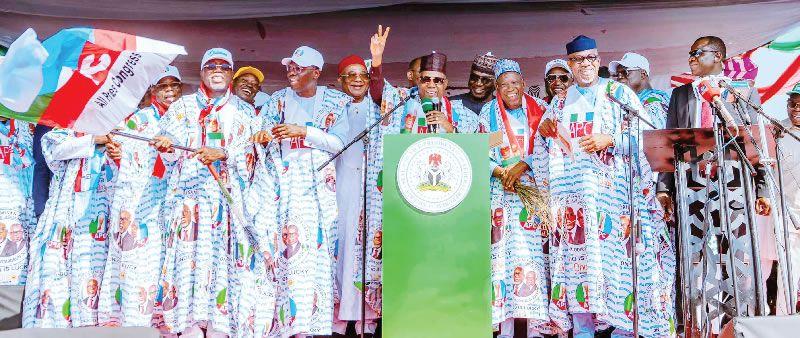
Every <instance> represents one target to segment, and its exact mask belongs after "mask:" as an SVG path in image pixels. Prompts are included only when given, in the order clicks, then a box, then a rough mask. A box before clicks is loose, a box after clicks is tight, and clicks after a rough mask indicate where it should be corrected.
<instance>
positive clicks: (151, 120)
mask: <svg viewBox="0 0 800 338" xmlns="http://www.w3.org/2000/svg"><path fill="white" fill-rule="evenodd" d="M162 109H165V108H162ZM163 113H164V112H163V111H160V110H159V109H158V107H157V106H156V105H155V104H153V105H150V106H149V107H146V108H144V109H140V110H137V111H136V112H135V113H134V114H133V115H131V116H130V117H128V118H127V119H126V120H125V121H124V122H123V124H122V126H121V129H122V130H123V131H124V132H126V133H130V134H134V135H139V136H143V137H147V138H152V137H153V136H155V135H157V134H158V132H159V122H160V120H161V116H162V114H163ZM115 140H116V141H117V142H119V143H120V144H121V146H122V148H121V149H122V159H121V160H120V168H119V174H118V176H117V180H116V184H115V186H116V188H115V189H114V199H113V201H112V202H111V211H110V214H109V224H110V227H109V229H110V232H109V234H110V239H111V240H110V241H109V244H108V245H109V249H108V250H109V251H108V260H107V262H106V271H105V277H104V278H103V282H102V283H101V287H100V306H99V314H98V316H99V321H100V322H101V323H105V324H108V325H121V326H150V325H151V321H152V319H153V314H154V312H156V311H157V310H158V309H159V305H161V302H162V300H163V298H164V296H166V295H167V292H168V291H169V290H165V289H164V285H162V284H160V283H159V279H160V277H161V267H162V265H163V263H164V249H165V247H164V237H165V234H166V220H165V217H164V216H165V215H164V213H165V212H167V210H169V209H168V208H165V207H164V206H168V205H169V202H168V201H166V197H167V196H166V195H167V184H168V182H169V177H170V174H172V173H173V172H174V171H173V169H174V167H175V162H169V161H164V160H163V159H162V158H161V155H160V154H159V153H158V151H157V150H155V149H154V148H153V147H151V146H150V145H149V144H148V143H147V142H144V141H140V140H134V139H131V138H127V137H116V138H115ZM142 300H144V301H142Z"/></svg>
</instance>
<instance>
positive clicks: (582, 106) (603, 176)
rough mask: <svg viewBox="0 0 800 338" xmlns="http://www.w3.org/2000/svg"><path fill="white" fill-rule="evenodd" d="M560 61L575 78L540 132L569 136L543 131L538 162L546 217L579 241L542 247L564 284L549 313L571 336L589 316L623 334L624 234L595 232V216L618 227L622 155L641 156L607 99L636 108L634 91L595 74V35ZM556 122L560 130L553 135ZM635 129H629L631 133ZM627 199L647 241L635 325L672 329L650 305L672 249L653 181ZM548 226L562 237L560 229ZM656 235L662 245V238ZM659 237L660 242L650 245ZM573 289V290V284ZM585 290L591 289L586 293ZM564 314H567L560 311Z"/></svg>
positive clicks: (660, 332) (627, 327)
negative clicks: (560, 140) (546, 189)
mask: <svg viewBox="0 0 800 338" xmlns="http://www.w3.org/2000/svg"><path fill="white" fill-rule="evenodd" d="M566 47H567V54H568V64H569V67H570V70H571V71H572V74H574V80H575V84H574V85H572V86H570V87H569V88H568V89H567V95H566V98H565V103H564V109H561V110H553V114H552V115H551V116H550V117H549V118H547V119H545V120H544V121H542V123H541V124H540V126H539V132H540V135H542V136H544V137H547V138H553V137H556V136H562V137H565V138H567V139H572V140H574V142H570V143H571V144H572V145H571V147H572V148H573V149H572V151H571V153H572V154H571V155H570V154H569V153H568V151H566V150H564V149H559V148H561V147H560V146H556V144H557V142H554V141H553V140H548V142H549V144H550V146H551V147H553V148H551V149H550V154H549V164H548V166H547V168H548V170H549V173H548V178H549V184H550V203H551V207H550V209H551V210H554V214H553V215H552V216H553V218H554V220H553V223H554V224H559V222H562V223H563V222H564V221H565V220H566V222H570V221H571V222H577V224H576V226H582V227H583V228H584V234H585V238H584V241H561V243H560V249H559V250H552V251H551V252H550V272H551V285H552V286H553V288H559V289H562V290H566V295H565V300H564V301H565V302H566V303H565V304H563V303H560V302H558V299H555V300H553V303H552V304H551V306H550V318H552V319H553V321H554V322H555V323H556V324H557V325H558V326H559V327H561V328H562V329H565V330H567V329H570V328H572V329H573V332H574V337H576V338H577V337H593V336H594V332H595V323H596V321H599V322H603V323H606V324H608V325H611V326H614V327H615V330H614V332H613V333H612V337H626V336H630V335H631V331H632V330H633V322H632V318H631V316H630V315H629V314H630V308H626V307H625V304H626V303H629V302H630V299H632V288H633V283H632V277H631V275H632V274H631V257H629V256H628V255H627V254H626V250H625V242H624V240H622V239H620V238H619V237H613V238H606V239H601V238H600V233H601V231H600V229H601V225H602V226H609V227H610V228H611V229H612V230H611V231H612V232H611V233H612V234H619V233H621V231H622V229H623V228H624V225H625V224H624V223H623V221H622V218H623V217H622V216H624V215H627V212H628V210H629V208H628V205H627V201H629V199H628V195H627V191H628V190H627V189H628V182H629V181H630V178H629V177H628V174H627V173H628V165H629V164H630V163H632V161H633V157H632V156H631V155H630V154H631V153H632V152H637V153H638V158H640V159H644V158H645V157H644V154H643V152H642V149H641V143H640V142H634V144H638V145H640V147H638V148H637V149H632V150H631V149H629V148H628V146H627V144H628V137H627V133H626V132H625V131H623V128H622V125H623V113H624V112H623V110H622V108H621V107H620V105H619V104H618V103H615V102H614V101H612V100H611V99H610V98H609V96H613V97H614V99H616V100H618V101H620V102H622V103H625V104H628V105H630V106H632V107H634V108H635V109H639V110H642V109H643V108H642V105H641V103H640V102H639V99H638V97H636V94H635V93H634V92H633V91H632V90H631V89H630V88H628V87H626V86H624V85H622V84H620V83H618V82H615V81H613V80H608V79H602V78H599V77H598V69H599V67H600V57H599V54H598V50H597V43H596V42H595V41H594V40H593V39H591V38H588V37H586V36H583V35H581V36H578V37H577V38H575V39H574V40H572V41H571V42H570V43H568V44H567V46H566ZM558 130H563V131H564V133H567V135H562V134H561V133H560V132H559V131H558ZM639 135H640V133H639V132H638V130H635V132H634V133H633V137H634V138H636V139H639ZM636 170H637V171H638V173H639V175H641V177H651V176H652V173H651V171H650V167H649V165H648V164H647V161H646V160H642V161H641V162H640V165H638V166H636ZM637 181H638V185H639V186H638V187H635V188H634V190H635V191H636V195H635V196H634V200H635V201H638V202H637V205H636V209H637V210H638V211H639V212H638V214H637V220H638V223H639V224H640V225H641V228H642V230H641V236H640V238H641V242H643V243H649V244H648V245H646V246H644V250H643V251H642V252H641V253H638V255H639V256H638V257H639V265H638V270H639V276H647V277H646V278H645V277H640V278H639V289H638V290H639V292H638V294H637V299H638V305H639V306H638V309H639V324H640V325H639V327H640V330H639V334H640V335H643V336H646V337H656V336H658V337H662V336H671V335H674V332H671V331H670V330H671V324H670V323H671V322H674V316H673V313H672V309H671V307H667V308H666V309H662V308H661V307H656V306H652V305H651V300H653V299H658V298H659V297H661V296H665V297H667V298H669V297H671V296H672V294H671V290H672V289H673V287H674V285H673V275H674V273H675V270H674V268H675V258H674V255H673V253H672V251H671V250H670V249H669V248H671V244H670V239H669V238H668V237H667V235H666V229H665V228H666V224H665V223H664V221H663V220H662V216H661V213H660V209H659V208H658V206H657V204H656V202H655V198H654V197H653V196H652V194H653V192H652V191H653V190H654V189H653V188H654V182H653V181H652V180H637ZM565 230H566V229H562V228H557V229H555V231H560V232H562V233H561V236H562V238H566V237H567V236H568V235H569V234H566V233H563V231H565ZM663 245H666V246H663ZM663 247H666V248H668V249H665V250H659V248H663ZM576 290H580V292H577V291H576ZM589 296H591V299H590V298H589ZM569 315H571V320H570V316H569Z"/></svg>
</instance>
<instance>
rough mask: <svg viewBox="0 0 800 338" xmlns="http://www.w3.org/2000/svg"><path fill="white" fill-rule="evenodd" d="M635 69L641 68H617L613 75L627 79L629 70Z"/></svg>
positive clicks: (633, 70)
mask: <svg viewBox="0 0 800 338" xmlns="http://www.w3.org/2000/svg"><path fill="white" fill-rule="evenodd" d="M637 70H642V69H641V68H627V69H620V70H617V72H616V73H614V77H615V78H617V79H627V78H628V74H630V73H631V72H635V71H637Z"/></svg>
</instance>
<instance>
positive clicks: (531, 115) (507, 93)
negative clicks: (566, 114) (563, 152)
mask: <svg viewBox="0 0 800 338" xmlns="http://www.w3.org/2000/svg"><path fill="white" fill-rule="evenodd" d="M494 75H495V76H496V78H497V97H496V98H495V99H493V100H492V101H490V102H489V103H487V104H486V105H485V106H483V110H482V111H481V115H480V121H481V130H485V131H487V132H490V133H493V132H501V133H502V135H503V136H502V139H503V142H502V144H501V145H500V146H498V147H494V148H492V149H490V153H489V154H490V168H489V170H490V173H491V180H490V183H491V187H490V190H491V196H492V197H491V209H490V210H495V211H494V212H495V214H497V213H498V210H499V213H500V214H502V215H505V217H502V216H501V217H500V220H499V222H501V223H502V224H501V225H500V227H501V229H503V230H501V231H502V236H499V237H500V239H499V240H498V241H495V242H494V243H492V247H491V248H492V257H493V259H492V267H493V268H492V282H493V283H503V282H504V283H506V284H507V285H511V284H512V283H513V282H514V279H515V278H514V277H515V276H514V275H513V274H511V271H509V270H507V269H506V268H505V266H506V264H508V263H507V261H508V262H516V263H517V264H520V267H521V268H524V270H525V271H528V273H531V274H534V275H537V276H545V275H546V274H547V265H548V262H547V256H546V255H545V251H544V250H545V247H546V245H547V238H548V237H547V236H546V235H545V236H544V237H543V236H542V231H539V229H540V228H541V227H546V225H545V224H546V223H544V222H542V221H541V219H542V218H543V217H540V216H537V215H534V214H532V213H531V214H529V213H528V211H527V210H525V206H524V204H523V203H522V200H521V199H520V197H519V195H518V194H517V191H516V189H515V187H516V186H517V184H523V185H526V186H533V187H536V188H541V189H546V183H545V182H546V181H547V180H546V178H545V176H543V175H544V174H546V172H545V171H544V170H545V169H544V168H546V164H547V162H546V160H544V159H543V158H544V157H545V156H546V151H545V150H544V149H545V148H544V144H543V143H539V144H538V145H536V146H534V143H535V142H536V141H537V140H541V138H536V137H534V135H535V134H536V130H537V128H538V125H539V121H541V118H542V116H543V115H544V106H545V105H546V104H545V102H544V101H542V100H539V99H537V98H534V97H532V96H530V95H528V94H527V93H525V88H527V87H526V85H525V80H524V79H523V77H522V70H521V69H520V66H519V64H518V63H517V62H516V61H513V60H509V59H502V60H499V61H497V63H496V64H495V66H494ZM534 150H537V151H538V153H537V154H538V156H534ZM492 229H494V227H492ZM532 230H535V231H532ZM508 248H514V249H513V250H508ZM528 287H529V288H530V291H531V292H528V293H527V294H519V293H509V294H507V295H506V299H505V301H504V302H497V303H495V304H494V306H492V323H493V324H499V325H500V334H499V336H498V337H500V338H510V337H513V336H514V319H516V318H522V319H527V320H528V322H529V323H528V324H529V325H528V327H529V331H528V332H529V335H528V337H533V335H531V334H532V333H533V331H538V328H539V327H541V326H542V324H545V323H548V322H549V317H548V289H547V287H548V286H547V283H539V284H537V285H536V286H533V285H528Z"/></svg>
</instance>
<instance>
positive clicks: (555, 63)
mask: <svg viewBox="0 0 800 338" xmlns="http://www.w3.org/2000/svg"><path fill="white" fill-rule="evenodd" d="M553 68H564V69H565V70H566V71H567V73H570V74H572V70H570V69H569V65H568V64H567V61H565V60H562V59H555V60H552V61H550V62H548V63H547V65H546V66H544V75H547V73H549V72H550V70H551V69H553Z"/></svg>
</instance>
